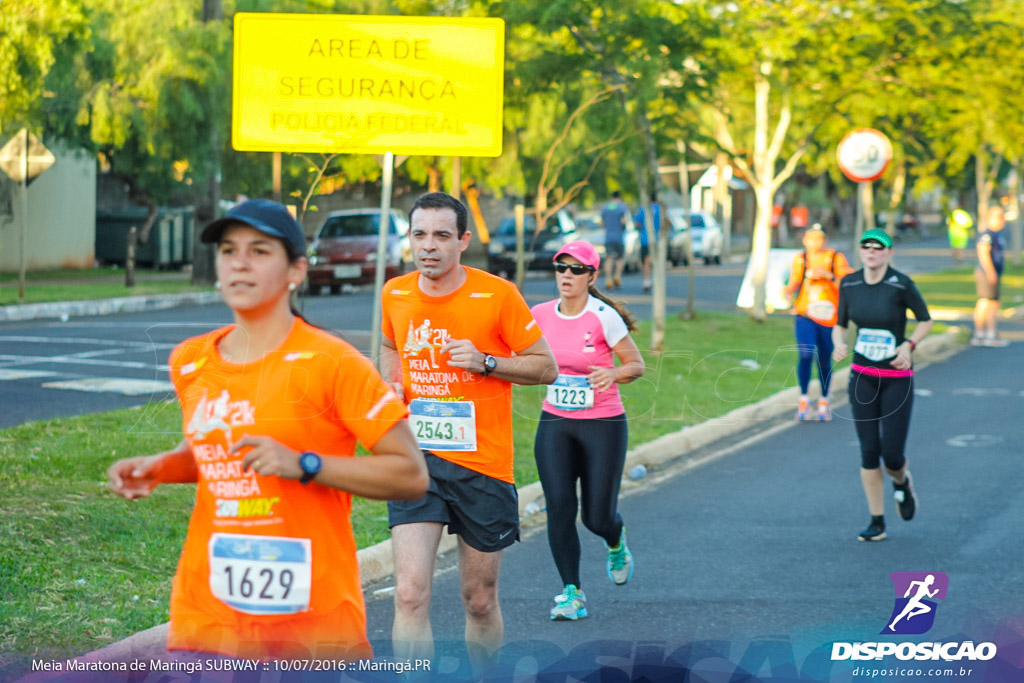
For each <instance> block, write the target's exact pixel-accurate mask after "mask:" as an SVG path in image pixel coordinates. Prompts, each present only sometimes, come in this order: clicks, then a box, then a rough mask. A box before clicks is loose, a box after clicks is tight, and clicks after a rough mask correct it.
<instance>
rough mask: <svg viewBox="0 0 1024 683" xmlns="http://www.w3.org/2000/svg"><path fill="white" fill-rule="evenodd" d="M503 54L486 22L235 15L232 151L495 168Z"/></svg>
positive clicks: (500, 37) (498, 35)
mask: <svg viewBox="0 0 1024 683" xmlns="http://www.w3.org/2000/svg"><path fill="white" fill-rule="evenodd" d="M504 45H505V22H504V21H503V20H501V19H494V18H448V17H398V16H356V15H324V14H272V13H248V12H244V13H238V14H236V15H235V43H234V93H233V98H232V145H233V146H234V148H235V149H237V150H243V151H253V152H325V153H328V152H342V153H351V154H380V153H383V152H388V151H390V152H394V153H395V154H437V155H446V156H498V155H499V154H501V131H502V126H501V117H502V89H503V88H502V87H503V83H504Z"/></svg>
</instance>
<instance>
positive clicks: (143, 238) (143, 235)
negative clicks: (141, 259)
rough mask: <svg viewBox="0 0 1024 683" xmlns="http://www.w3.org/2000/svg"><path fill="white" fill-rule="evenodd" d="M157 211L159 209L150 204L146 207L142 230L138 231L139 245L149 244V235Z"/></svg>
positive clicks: (154, 222) (154, 223)
mask: <svg viewBox="0 0 1024 683" xmlns="http://www.w3.org/2000/svg"><path fill="white" fill-rule="evenodd" d="M159 211H160V209H159V207H158V206H157V205H156V204H154V203H152V202H150V203H149V204H147V205H146V222H145V223H143V224H142V230H140V231H139V244H147V243H148V242H149V233H151V232H152V231H153V226H154V225H156V216H157V214H158V213H159Z"/></svg>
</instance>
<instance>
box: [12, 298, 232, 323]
mask: <svg viewBox="0 0 1024 683" xmlns="http://www.w3.org/2000/svg"><path fill="white" fill-rule="evenodd" d="M222 300H223V299H222V298H221V295H220V292H213V291H210V292H184V293H181V294H153V295H148V296H121V297H116V298H113V299H92V300H86V301H52V302H49V303H44V304H12V305H9V306H0V322H8V321H12V322H13V321H25V320H37V319H40V318H62V317H64V316H67V317H69V318H77V317H83V316H93V315H113V314H114V313H138V312H143V311H159V310H163V309H166V308H174V307H176V306H188V305H202V304H213V303H219V302H220V301H222Z"/></svg>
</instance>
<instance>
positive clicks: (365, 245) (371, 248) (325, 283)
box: [309, 209, 412, 294]
mask: <svg viewBox="0 0 1024 683" xmlns="http://www.w3.org/2000/svg"><path fill="white" fill-rule="evenodd" d="M379 226H380V209H347V210H344V211H332V212H331V213H330V214H328V215H327V218H325V219H324V222H323V223H322V224H321V225H320V227H319V229H317V231H316V235H315V236H314V238H313V243H312V244H311V245H310V247H309V292H310V294H319V293H320V290H321V288H323V287H330V289H331V293H332V294H339V293H340V292H341V286H342V285H344V284H353V285H357V284H370V283H372V282H373V281H374V278H375V276H376V271H377V240H378V231H379V229H380V227H379ZM411 264H412V251H411V249H410V247H409V221H408V219H406V217H405V216H404V215H403V214H402V212H401V211H398V210H397V209H392V210H391V219H390V220H389V221H388V245H387V260H386V262H385V271H384V277H385V278H392V277H395V276H396V275H400V274H401V273H403V272H405V271H406V270H407V269H408V268H409V267H410V266H411Z"/></svg>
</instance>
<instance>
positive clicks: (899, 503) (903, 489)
mask: <svg viewBox="0 0 1024 683" xmlns="http://www.w3.org/2000/svg"><path fill="white" fill-rule="evenodd" d="M892 487H893V489H895V492H894V493H893V498H895V499H896V509H897V510H898V511H899V513H900V517H902V518H903V519H905V520H907V521H910V520H912V519H913V518H914V513H915V512H917V494H916V493H914V487H913V485H912V484H911V481H910V472H907V478H906V480H905V481H904V482H903V483H902V484H897V483H896V482H893V484H892Z"/></svg>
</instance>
